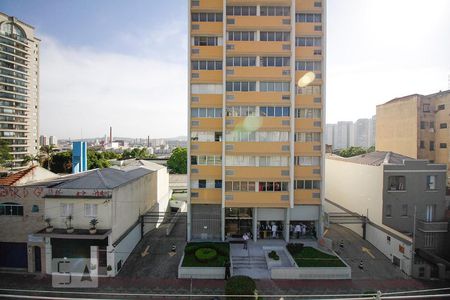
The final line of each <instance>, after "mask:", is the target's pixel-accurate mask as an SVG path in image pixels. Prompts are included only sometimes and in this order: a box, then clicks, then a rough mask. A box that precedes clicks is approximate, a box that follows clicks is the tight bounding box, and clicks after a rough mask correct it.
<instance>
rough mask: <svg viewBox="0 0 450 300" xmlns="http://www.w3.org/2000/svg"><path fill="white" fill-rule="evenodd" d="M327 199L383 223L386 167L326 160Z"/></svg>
mask: <svg viewBox="0 0 450 300" xmlns="http://www.w3.org/2000/svg"><path fill="white" fill-rule="evenodd" d="M325 168H326V170H327V172H326V173H325V182H326V183H327V184H326V188H325V198H326V199H329V200H331V201H333V202H335V203H337V204H339V205H341V206H343V207H345V208H346V209H348V210H350V211H353V212H355V213H358V214H360V215H364V216H368V217H369V219H370V220H371V221H373V222H375V223H380V224H381V221H382V220H381V217H382V205H381V203H382V186H383V169H382V167H379V166H369V165H361V164H356V163H348V162H344V161H339V160H334V159H330V158H326V159H325Z"/></svg>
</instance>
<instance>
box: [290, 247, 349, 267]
mask: <svg viewBox="0 0 450 300" xmlns="http://www.w3.org/2000/svg"><path fill="white" fill-rule="evenodd" d="M288 251H289V253H290V254H291V255H292V257H293V258H294V260H295V262H296V263H297V266H299V267H317V268H320V267H345V264H344V263H343V262H342V261H341V260H340V259H339V258H338V257H337V256H334V255H330V254H327V253H324V252H322V251H319V250H317V249H315V248H312V247H303V248H302V249H296V250H294V249H289V248H288Z"/></svg>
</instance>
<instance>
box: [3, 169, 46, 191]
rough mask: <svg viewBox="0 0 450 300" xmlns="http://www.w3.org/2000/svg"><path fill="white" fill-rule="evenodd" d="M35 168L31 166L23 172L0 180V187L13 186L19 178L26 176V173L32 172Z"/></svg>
mask: <svg viewBox="0 0 450 300" xmlns="http://www.w3.org/2000/svg"><path fill="white" fill-rule="evenodd" d="M36 167H37V166H31V167H29V168H27V169H25V170H21V171H19V172H16V173H13V174H10V175H8V176H6V177H3V178H0V185H1V186H10V185H14V183H16V182H17V181H19V180H20V179H21V178H23V177H24V176H25V175H27V174H28V173H30V172H31V170H33V169H34V168H36Z"/></svg>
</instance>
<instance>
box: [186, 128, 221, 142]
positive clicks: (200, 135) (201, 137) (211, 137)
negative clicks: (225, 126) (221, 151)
mask: <svg viewBox="0 0 450 300" xmlns="http://www.w3.org/2000/svg"><path fill="white" fill-rule="evenodd" d="M216 136H217V137H218V136H220V138H221V137H222V132H208V131H206V132H204V131H192V132H191V141H197V142H218V141H216V140H215V139H216Z"/></svg>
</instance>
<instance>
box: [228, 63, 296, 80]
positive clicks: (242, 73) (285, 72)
mask: <svg viewBox="0 0 450 300" xmlns="http://www.w3.org/2000/svg"><path fill="white" fill-rule="evenodd" d="M227 79H228V80H249V79H252V80H275V81H290V80H291V74H290V67H289V66H287V67H227Z"/></svg>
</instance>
